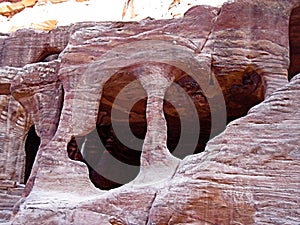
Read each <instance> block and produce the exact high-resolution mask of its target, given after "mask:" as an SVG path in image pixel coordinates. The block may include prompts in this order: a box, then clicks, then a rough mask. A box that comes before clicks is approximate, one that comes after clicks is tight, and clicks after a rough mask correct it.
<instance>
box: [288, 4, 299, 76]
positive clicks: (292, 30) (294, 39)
mask: <svg viewBox="0 0 300 225" xmlns="http://www.w3.org/2000/svg"><path fill="white" fill-rule="evenodd" d="M289 40H290V68H289V80H291V79H292V78H293V77H294V76H295V75H297V74H298V73H300V7H297V8H295V9H293V11H292V13H291V17H290V25H289Z"/></svg>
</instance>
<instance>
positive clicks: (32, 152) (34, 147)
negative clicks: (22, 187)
mask: <svg viewBox="0 0 300 225" xmlns="http://www.w3.org/2000/svg"><path fill="white" fill-rule="evenodd" d="M40 143H41V139H40V137H39V136H38V135H37V133H36V131H35V126H34V125H32V126H31V127H30V129H29V131H28V134H27V138H26V141H25V174H24V183H25V184H26V183H27V181H28V178H29V176H30V173H31V170H32V166H33V163H34V160H35V157H36V154H37V152H38V149H39V146H40Z"/></svg>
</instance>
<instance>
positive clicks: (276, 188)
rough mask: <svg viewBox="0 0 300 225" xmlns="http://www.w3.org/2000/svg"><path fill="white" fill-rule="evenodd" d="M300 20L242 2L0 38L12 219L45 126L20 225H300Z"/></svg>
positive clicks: (5, 186)
mask: <svg viewBox="0 0 300 225" xmlns="http://www.w3.org/2000/svg"><path fill="white" fill-rule="evenodd" d="M299 6H300V2H299V1H276V2H274V1H252V2H248V1H236V2H234V3H227V4H224V5H223V6H222V8H220V9H219V8H214V7H206V6H199V7H195V8H192V9H190V10H189V11H188V12H187V13H186V15H185V17H184V18H182V19H176V20H158V21H157V20H151V19H146V20H143V21H141V22H127V23H122V22H88V23H78V24H74V25H72V26H69V27H60V28H57V29H54V30H52V31H50V32H36V31H33V30H21V31H18V32H16V33H13V34H10V35H2V36H0V46H1V47H0V48H1V54H0V62H1V63H0V65H1V70H0V71H1V73H0V79H1V80H0V87H1V89H0V97H1V98H0V100H1V104H0V107H1V108H0V109H1V118H0V119H1V120H0V122H1V124H3V126H1V133H0V134H1V136H0V140H1V142H0V147H1V148H0V150H1V151H0V154H1V156H3V157H1V159H5V160H2V161H0V163H1V164H0V166H1V167H0V168H1V177H0V178H1V180H0V181H1V182H0V189H1V190H2V191H1V196H2V195H3V199H8V200H5V202H4V203H3V205H4V206H5V207H6V208H5V210H6V211H4V210H2V212H3V213H2V214H0V216H1V218H2V219H3V220H4V219H7V218H8V213H9V210H11V209H9V207H10V205H11V203H12V202H14V201H16V199H17V196H18V195H19V194H20V193H19V192H20V190H21V188H20V185H19V183H22V182H24V170H25V167H26V166H25V163H24V157H25V154H24V144H25V141H26V134H27V133H28V131H29V130H30V127H32V125H33V124H34V126H35V131H36V133H37V135H38V136H39V137H40V139H41V143H40V147H39V151H38V152H37V156H36V160H35V162H34V165H33V168H32V171H31V176H30V178H29V180H28V182H27V184H26V188H25V191H24V193H23V198H22V199H21V200H20V201H19V202H18V203H17V204H16V206H15V210H14V213H15V214H14V216H13V217H12V218H11V223H12V224H38V223H40V221H43V223H44V224H295V225H296V224H299V220H300V211H299V202H300V198H299V196H300V193H299V190H300V186H299V184H300V177H299V171H300V154H299V150H300V149H299V142H300V140H299V136H300V124H299V121H300V120H299V119H300V112H299V110H298V107H299V106H300V101H299V98H298V96H299V94H300V76H299V75H298V76H295V74H296V73H297V72H299V71H298V69H299V67H298V65H297V63H295V62H297V59H296V58H297V55H298V45H297V43H298V42H297V41H296V40H297V37H298V34H299V33H298V30H297V29H296V28H297V27H298V25H299V23H297V19H296V18H298V16H299V15H298V12H299V10H298V9H297V7H299ZM292 12H293V13H292ZM290 21H291V22H290ZM289 22H290V23H289ZM289 28H290V29H289ZM289 30H290V31H289ZM290 56H291V57H292V58H290ZM290 59H291V64H290V65H289V62H290ZM289 66H290V67H289ZM289 68H290V73H289V74H288V69H289ZM291 71H292V73H291ZM288 77H289V78H290V79H291V81H289V80H288ZM188 102H189V103H188ZM260 102H262V103H260ZM259 103H260V104H259ZM257 104H258V105H257ZM191 105H192V106H191ZM255 105H257V106H255ZM253 106H254V107H253ZM250 108H251V109H250ZM249 109H250V111H249V112H248V110H249ZM124 115H125V117H124ZM195 115H196V119H194V117H193V116H195ZM242 116H244V117H242ZM239 117H242V118H240V119H237V118H239ZM128 118H129V119H128ZM235 119H237V120H235ZM232 120H234V121H232ZM227 121H232V122H231V123H229V124H228V125H227V127H226V129H225V125H226V122H227ZM180 122H181V125H179V124H180ZM198 122H199V124H200V128H199V127H197V123H198ZM184 124H188V129H186V130H185V128H186V127H185V126H184ZM113 125H115V127H113ZM180 126H181V127H180ZM2 127H3V128H2ZM128 127H129V128H128ZM112 128H113V129H112ZM194 128H195V129H194ZM123 129H124V130H123ZM128 129H129V130H128ZM193 129H194V130H193ZM224 129H225V130H224ZM120 130H121V131H120ZM223 130H224V132H222V131H223ZM129 131H130V132H129ZM131 131H132V132H133V133H134V135H135V136H136V137H139V138H140V139H143V140H139V141H137V140H136V139H134V140H133V141H130V140H131V138H133V137H132V136H130V135H129V134H128V133H131ZM195 132H199V134H197V135H198V136H197V139H198V138H199V141H198V142H196V143H194V144H193V139H192V138H191V136H192V135H193V133H195ZM220 132H222V133H221V134H220ZM95 134H96V136H99V137H100V139H101V140H102V142H103V143H104V145H105V146H103V149H104V150H103V152H102V153H101V154H102V155H101V157H100V158H97V157H98V156H97V153H99V152H97V148H99V146H102V145H103V144H101V142H99V137H98V142H99V143H98V142H95V141H93V139H94V137H95ZM184 135H186V136H184ZM215 136H216V137H215ZM74 137H75V139H74ZM122 137H123V138H124V137H125V140H120V139H121V138H122ZM213 137H214V138H213ZM212 138H213V139H212ZM27 139H28V137H27ZM115 139H119V140H115ZM209 139H211V140H210V141H208V140H209ZM70 140H72V141H70ZM89 140H92V141H89ZM180 140H183V142H182V143H181V142H180ZM122 141H123V144H122V143H121V142H122ZM124 141H125V142H124ZM207 141H208V143H207V144H206V142H207ZM177 142H178V145H179V146H180V147H179V148H178V147H176V145H177ZM2 143H3V144H2ZM82 143H84V144H82ZM95 143H98V144H99V146H92V145H95ZM124 143H125V144H124ZM134 144H136V145H134ZM82 146H85V147H82ZM78 147H79V148H81V152H79V149H78ZM89 147H90V148H89ZM204 148H205V150H204ZM134 150H139V151H138V153H136V152H135V151H134ZM169 150H170V151H169ZM203 150H204V151H203ZM28 151H29V152H30V148H29V149H27V151H26V155H27V156H28V155H30V154H29V153H28ZM194 152H196V153H197V154H194V155H192V154H193V153H194ZM111 156H113V157H111ZM70 158H71V159H74V160H71V159H70ZM112 158H114V159H117V160H111V159H112ZM75 159H76V160H79V161H84V162H85V163H86V164H88V167H87V166H86V164H85V163H82V162H79V161H75ZM118 162H122V163H118ZM97 173H98V174H97ZM92 182H93V183H94V185H95V186H97V187H100V189H110V188H114V187H116V186H120V185H121V184H124V183H126V184H125V185H123V186H121V187H119V188H116V189H111V190H109V191H104V190H100V189H99V188H96V187H95V186H94V185H93V183H92ZM18 185H19V186H18ZM12 190H15V192H13V191H12ZM12 193H15V194H12ZM11 196H12V197H11ZM4 212H5V213H4Z"/></svg>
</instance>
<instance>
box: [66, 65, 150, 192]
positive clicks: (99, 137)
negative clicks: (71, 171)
mask: <svg viewBox="0 0 300 225" xmlns="http://www.w3.org/2000/svg"><path fill="white" fill-rule="evenodd" d="M146 99H147V98H146V93H145V91H144V89H143V88H142V86H141V84H140V82H139V81H137V80H136V78H135V76H133V75H131V74H128V73H126V72H124V71H121V72H119V73H117V74H115V75H113V76H112V77H111V78H110V79H109V80H108V81H107V82H106V83H105V85H104V86H103V91H102V96H101V100H100V107H99V112H98V119H97V122H96V128H95V130H93V131H92V132H90V133H89V134H87V135H86V136H84V137H76V140H75V139H74V138H72V140H71V142H70V143H69V145H68V153H69V157H70V158H71V159H77V160H82V161H84V162H85V163H86V164H87V166H88V168H89V176H90V179H91V181H92V183H93V184H94V185H95V186H96V187H98V188H100V189H104V190H109V189H112V188H116V187H119V186H121V185H122V184H125V183H128V182H130V181H131V180H133V179H134V178H135V177H136V176H137V174H138V172H139V165H140V155H141V151H142V145H143V139H144V137H145V133H146V130H147V125H146V118H145V114H146ZM80 157H81V158H80Z"/></svg>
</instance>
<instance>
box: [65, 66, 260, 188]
mask: <svg viewBox="0 0 300 225" xmlns="http://www.w3.org/2000/svg"><path fill="white" fill-rule="evenodd" d="M177 74H179V75H178V78H176V79H175V81H174V82H173V84H172V85H171V87H170V88H169V89H168V90H167V93H166V95H165V100H164V115H165V118H166V121H167V128H168V130H167V132H168V137H167V146H168V149H169V150H170V152H171V153H172V154H173V155H174V156H176V157H178V158H181V159H183V158H184V157H185V156H187V155H191V154H195V153H200V152H202V151H204V149H205V147H206V144H207V142H208V140H209V139H210V138H211V137H214V136H216V135H218V134H219V133H220V132H222V131H223V130H224V128H223V130H212V129H211V115H210V114H211V111H210V110H211V108H210V107H211V106H209V104H208V101H207V98H206V96H205V94H204V93H203V91H202V90H201V88H200V86H199V85H198V84H197V82H196V81H195V80H194V79H193V78H192V77H190V76H188V75H187V74H185V73H184V72H183V71H177ZM232 77H234V79H232V80H230V81H229V80H226V81H224V80H219V83H220V84H221V86H222V84H223V85H225V86H226V87H222V90H223V93H222V94H223V96H224V99H225V103H226V107H227V122H230V121H232V120H234V119H237V118H240V117H242V116H245V115H246V114H247V112H248V110H249V109H250V108H251V107H253V106H254V105H257V104H258V103H260V102H261V101H263V99H264V91H263V87H262V82H261V77H260V75H259V72H258V71H256V70H254V69H253V68H247V69H245V70H243V71H240V72H239V73H238V74H234V75H233V76H232ZM220 79H222V77H221V78H220ZM226 79H228V78H226ZM172 86H177V89H176V88H175V89H172ZM178 87H179V89H182V93H185V94H181V92H180V91H178ZM146 103H147V95H146V93H145V90H144V89H143V87H142V86H141V84H140V83H139V81H138V80H137V79H136V78H135V76H133V75H131V74H129V73H127V72H126V70H124V71H121V72H119V73H117V74H115V75H113V76H112V77H111V78H110V79H109V80H108V81H107V82H106V83H105V85H104V87H103V92H102V96H101V100H100V107H99V111H98V118H97V122H96V126H95V129H94V130H93V131H92V132H90V133H89V134H87V135H86V136H84V137H72V139H71V141H70V142H69V144H68V149H67V150H68V155H69V157H70V158H71V159H73V160H79V161H83V162H85V163H86V164H87V166H88V169H89V176H90V179H91V181H92V183H93V184H94V185H95V186H96V187H98V188H100V189H103V190H110V189H112V188H116V187H119V186H121V185H122V184H125V183H128V182H130V181H131V180H133V179H134V178H135V177H136V176H137V174H138V172H139V166H140V155H141V150H142V146H143V140H144V138H145V134H146V131H147V122H146ZM184 103H187V104H184ZM193 109H195V112H196V116H197V117H196V118H195V117H193V116H192V115H191V111H193ZM196 120H198V122H199V124H200V130H198V133H196V137H194V138H196V143H195V142H193V140H192V138H191V137H192V136H193V135H194V131H193V130H192V129H190V130H189V128H190V127H192V126H193V125H194V123H195V121H196ZM182 125H185V130H184V128H183V127H182ZM186 128H187V129H186ZM182 135H185V136H184V139H185V140H184V142H182V143H181V140H182V139H183V138H182ZM178 146H179V147H178ZM111 158H113V159H115V160H110V159H111ZM120 164H121V166H120ZM122 165H128V166H129V168H130V170H127V169H128V168H126V167H122ZM118 175H119V176H118ZM120 176H121V177H122V178H124V177H125V178H126V179H125V180H124V179H123V180H122V182H118V177H120ZM116 177H117V179H115V178H116Z"/></svg>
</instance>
